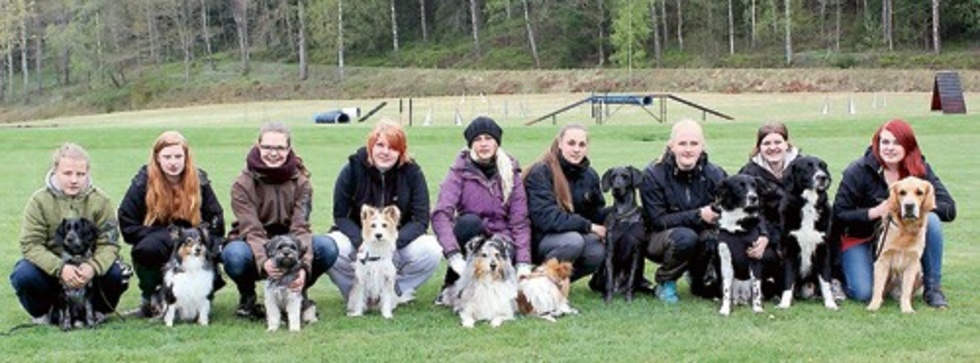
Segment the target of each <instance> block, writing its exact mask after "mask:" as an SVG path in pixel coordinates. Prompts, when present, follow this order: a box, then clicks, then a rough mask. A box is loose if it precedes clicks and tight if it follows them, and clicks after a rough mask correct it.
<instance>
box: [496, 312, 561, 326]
mask: <svg viewBox="0 0 980 363" xmlns="http://www.w3.org/2000/svg"><path fill="white" fill-rule="evenodd" d="M548 317H549V318H551V321H554V320H555V318H553V317H551V316H550V315H548ZM503 324H504V319H501V318H493V320H490V326H491V327H493V328H499V327H500V326H501V325H503Z"/></svg>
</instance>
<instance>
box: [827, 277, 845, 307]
mask: <svg viewBox="0 0 980 363" xmlns="http://www.w3.org/2000/svg"><path fill="white" fill-rule="evenodd" d="M830 295H831V296H833V297H834V301H836V302H841V301H844V299H847V295H846V294H844V286H842V285H841V283H840V280H838V279H832V280H830Z"/></svg>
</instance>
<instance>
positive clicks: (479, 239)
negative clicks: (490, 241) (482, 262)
mask: <svg viewBox="0 0 980 363" xmlns="http://www.w3.org/2000/svg"><path fill="white" fill-rule="evenodd" d="M486 241H487V238H486V237H484V236H480V235H478V236H476V237H473V238H470V240H469V241H466V251H465V254H464V255H465V256H466V258H467V259H469V257H470V256H471V255H473V254H474V253H476V251H478V250H479V249H480V248H481V247H483V243H484V242H486Z"/></svg>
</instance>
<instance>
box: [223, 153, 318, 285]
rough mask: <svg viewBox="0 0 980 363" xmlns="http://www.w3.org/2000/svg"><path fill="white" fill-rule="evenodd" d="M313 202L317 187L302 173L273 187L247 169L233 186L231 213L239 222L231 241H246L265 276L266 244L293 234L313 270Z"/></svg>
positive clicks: (229, 234)
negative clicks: (278, 236) (282, 236)
mask: <svg viewBox="0 0 980 363" xmlns="http://www.w3.org/2000/svg"><path fill="white" fill-rule="evenodd" d="M312 200H313V186H312V185H311V184H310V179H309V178H307V177H306V175H304V174H303V172H302V171H299V170H297V171H296V173H295V174H294V175H293V177H292V178H291V179H289V180H287V181H286V182H283V183H280V184H271V183H269V182H267V181H266V180H264V179H263V177H262V175H260V174H258V173H255V172H253V171H251V170H249V169H248V168H247V167H246V168H245V169H244V170H242V173H241V174H239V175H238V178H236V179H235V183H234V184H232V186H231V211H232V212H233V213H235V219H236V220H235V222H233V223H232V224H231V231H230V232H228V241H232V240H236V239H244V240H245V241H246V242H247V243H248V245H249V247H251V248H252V255H253V256H255V266H256V268H257V269H258V270H259V271H260V273H264V271H265V269H264V268H263V266H262V265H264V264H265V260H266V259H268V256H266V254H265V242H266V241H267V240H268V239H269V238H271V237H274V236H276V235H280V234H286V233H290V234H292V235H294V236H296V237H297V238H298V239H299V241H300V243H301V244H302V245H303V246H304V247H305V248H306V253H305V254H303V262H304V263H305V264H306V266H307V268H309V266H312V262H313V234H312V233H311V232H310V222H309V218H310V208H311V206H312Z"/></svg>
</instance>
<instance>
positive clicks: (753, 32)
mask: <svg viewBox="0 0 980 363" xmlns="http://www.w3.org/2000/svg"><path fill="white" fill-rule="evenodd" d="M755 12H756V8H755V0H752V3H751V4H750V5H749V19H750V23H749V24H750V25H749V34H750V35H749V47H751V48H752V49H755V40H756V38H757V37H758V33H757V32H756V27H755V26H756V21H755Z"/></svg>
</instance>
